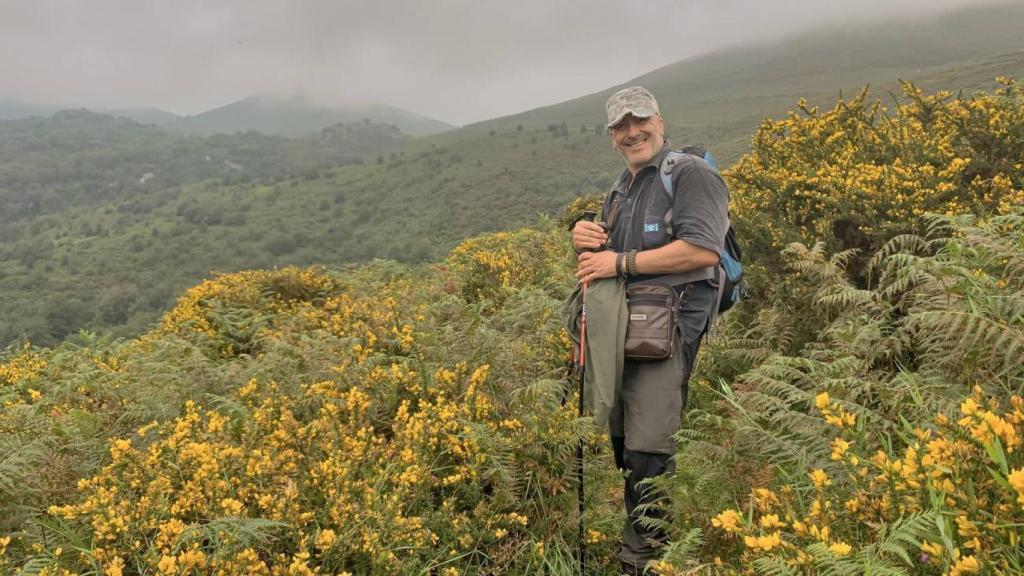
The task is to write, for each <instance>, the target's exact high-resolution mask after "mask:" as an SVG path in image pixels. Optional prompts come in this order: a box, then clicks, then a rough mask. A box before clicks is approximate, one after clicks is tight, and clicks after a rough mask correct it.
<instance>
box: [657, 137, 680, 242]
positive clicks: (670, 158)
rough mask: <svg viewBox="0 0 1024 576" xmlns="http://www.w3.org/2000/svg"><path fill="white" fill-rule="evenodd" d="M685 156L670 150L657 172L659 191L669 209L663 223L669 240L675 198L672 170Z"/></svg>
mask: <svg viewBox="0 0 1024 576" xmlns="http://www.w3.org/2000/svg"><path fill="white" fill-rule="evenodd" d="M686 156H687V153H686V152H683V151H682V150H671V151H669V153H668V154H666V155H665V159H664V160H662V161H661V169H660V170H658V175H659V176H661V189H662V190H663V191H664V192H665V194H668V207H669V209H668V211H667V212H666V213H665V218H664V223H665V231H666V232H668V235H669V237H670V238H671V237H672V204H673V203H674V202H675V198H676V190H675V186H674V184H673V183H672V170H673V169H674V168H675V167H676V164H678V163H679V161H680V160H682V159H683V158H685V157H686Z"/></svg>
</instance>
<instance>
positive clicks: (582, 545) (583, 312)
mask: <svg viewBox="0 0 1024 576" xmlns="http://www.w3.org/2000/svg"><path fill="white" fill-rule="evenodd" d="M596 217H597V213H596V212H590V211H586V212H584V213H583V218H585V219H586V220H589V221H590V222H593V221H594V219H595V218H596ZM601 226H602V227H603V228H605V225H604V223H603V222H602V223H601ZM606 230H607V228H606ZM588 286H590V282H589V281H588V280H586V279H584V280H583V306H582V307H581V308H580V353H579V358H578V363H577V369H578V370H579V379H580V380H579V401H578V403H577V415H578V416H579V417H580V418H583V381H584V379H585V378H586V373H587V287H588ZM583 496H584V494H583V436H582V434H581V435H580V438H579V441H578V442H577V443H576V503H577V513H578V516H579V534H578V537H579V554H580V576H584V575H585V574H586V573H587V560H586V558H587V556H586V552H587V545H586V540H584V537H585V535H584V529H583V528H584V526H583V511H584V498H583Z"/></svg>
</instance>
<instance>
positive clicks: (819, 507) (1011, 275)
mask: <svg viewBox="0 0 1024 576" xmlns="http://www.w3.org/2000/svg"><path fill="white" fill-rule="evenodd" d="M908 90H909V92H910V94H911V96H912V97H911V98H910V100H909V103H908V104H906V105H905V106H904V107H902V108H900V109H899V110H896V111H894V113H893V115H892V116H888V115H881V114H878V115H873V114H870V113H867V112H866V111H870V110H871V106H870V104H869V103H867V102H866V101H864V99H863V98H861V99H856V100H854V101H853V102H852V103H851V102H846V101H842V102H839V103H838V104H837V105H836V106H835V108H834V109H832V110H830V111H828V112H824V113H819V112H812V111H794V114H793V115H792V116H790V117H789V118H788V119H786V120H784V121H780V122H778V123H766V124H765V125H764V126H763V127H762V128H761V130H760V131H759V132H758V134H757V135H756V136H755V138H754V150H753V151H752V153H751V154H750V155H748V156H746V157H744V159H743V160H742V161H741V162H740V163H739V164H738V165H737V167H736V169H735V170H733V171H732V172H730V173H729V174H727V177H728V178H729V179H730V182H731V185H732V190H733V197H734V198H737V199H750V200H752V201H757V200H759V199H760V198H761V196H763V195H766V194H767V195H772V194H774V195H775V197H774V200H775V202H768V203H767V204H765V206H766V207H761V206H758V205H756V204H745V203H743V202H738V203H737V212H738V214H737V216H738V217H742V218H744V219H745V220H744V221H745V222H751V221H752V220H753V217H754V214H750V213H744V211H745V210H757V211H758V215H759V216H760V217H761V218H762V219H763V220H765V221H769V222H772V223H775V224H774V225H775V226H781V225H782V223H784V222H787V220H786V219H787V218H792V217H793V214H792V209H789V208H787V205H786V199H787V197H788V195H789V194H791V190H789V189H787V188H785V187H780V188H767V187H759V186H760V184H762V183H763V182H766V181H769V180H770V179H772V178H780V175H781V174H789V176H788V177H787V178H792V179H795V180H797V181H800V179H801V178H803V176H802V175H803V174H804V173H805V171H806V170H807V169H808V168H810V167H808V166H807V165H806V163H805V161H804V159H803V158H802V157H801V156H800V155H798V154H794V153H792V152H793V151H794V150H800V149H801V147H802V146H805V145H806V139H807V137H808V135H811V134H813V135H814V137H815V138H819V139H820V141H829V140H830V139H832V141H833V142H834V143H835V144H836V145H835V146H834V147H831V148H826V150H825V151H823V152H822V154H821V156H820V157H817V158H818V161H819V162H820V164H819V165H818V166H817V167H818V169H820V170H828V169H829V168H830V166H831V165H832V164H834V163H835V162H837V161H838V160H839V159H841V158H857V159H858V160H859V163H857V164H856V166H859V168H851V169H850V170H851V173H852V174H858V173H866V172H865V171H866V170H867V169H868V167H869V166H871V165H874V166H881V167H891V166H894V165H897V163H899V164H904V165H914V166H918V168H917V170H918V173H919V175H920V176H921V178H922V179H921V183H922V186H923V185H925V184H928V185H933V186H934V187H935V188H936V189H937V188H939V184H942V183H945V184H948V185H949V186H950V187H951V188H950V191H949V193H950V196H948V197H947V196H936V195H934V194H933V195H925V196H919V197H914V199H912V200H910V202H919V203H923V204H924V206H923V208H928V209H943V210H944V211H946V212H949V214H937V215H936V214H931V215H928V214H925V215H920V216H918V215H916V214H913V213H912V214H910V215H909V224H910V226H909V227H908V229H907V230H903V229H895V228H890V227H887V226H885V225H884V224H886V223H888V224H894V223H897V222H899V221H902V220H903V219H905V218H907V217H908V216H907V215H904V214H902V213H895V212H894V213H887V212H885V210H883V208H886V207H890V206H891V205H890V203H889V198H888V197H887V196H886V195H884V194H864V193H862V192H863V191H864V190H865V188H864V184H863V182H861V181H860V180H857V179H853V180H851V181H850V182H848V183H847V182H846V181H843V183H841V184H837V183H833V186H834V187H833V188H829V191H830V192H831V194H832V196H833V197H836V198H849V199H850V202H851V203H853V204H852V205H855V206H858V207H859V208H858V209H859V210H860V211H859V212H858V213H859V214H862V215H863V217H864V218H865V220H864V221H862V222H859V224H858V225H859V226H860V227H861V229H862V230H863V231H864V233H865V235H866V236H867V238H868V239H869V240H868V241H866V243H865V245H864V247H862V248H860V249H861V250H862V251H863V252H864V253H865V255H866V256H870V257H869V258H867V259H866V261H865V262H863V263H862V265H861V266H860V269H859V270H860V271H859V272H858V273H856V274H850V271H849V270H848V269H847V268H848V267H849V263H850V262H852V261H853V260H854V256H856V254H854V253H853V252H851V251H850V250H840V251H833V250H831V249H830V248H829V246H830V245H832V243H833V242H835V241H836V240H835V239H833V238H826V239H825V241H824V242H822V243H820V244H815V245H814V246H813V247H810V248H809V247H808V244H807V242H810V241H813V240H815V239H816V238H820V237H821V236H822V235H825V236H827V235H828V231H830V230H832V227H831V226H829V225H827V221H828V220H829V219H835V218H836V217H837V215H840V216H841V215H843V214H844V213H843V212H841V211H840V212H829V211H827V210H822V209H821V207H820V206H819V205H818V204H815V203H813V202H811V201H808V202H804V203H798V204H796V206H797V207H796V208H795V209H796V210H798V211H804V216H805V221H806V223H808V227H807V228H805V229H799V228H797V229H794V230H793V231H792V233H793V234H797V235H801V237H802V236H803V235H806V236H807V237H808V238H802V239H804V240H805V242H804V243H800V242H796V243H791V244H789V246H788V247H785V249H784V251H783V252H782V254H781V256H780V257H779V258H777V259H773V258H761V257H758V258H757V259H755V260H753V261H752V262H750V264H752V266H751V279H750V280H751V281H752V282H753V283H754V284H755V286H757V287H758V288H759V290H758V293H759V296H758V298H757V299H756V300H753V301H748V302H744V303H743V304H741V305H740V307H739V308H738V309H737V310H735V311H733V312H730V313H729V315H728V316H726V317H725V320H726V323H725V324H724V325H722V326H721V327H720V331H719V332H718V333H716V334H715V335H714V336H713V337H712V338H711V339H710V340H709V341H708V342H707V345H706V346H705V348H704V350H703V352H702V354H701V357H700V361H699V363H698V367H697V373H696V374H695V376H694V378H693V380H692V382H691V390H692V391H693V396H692V398H691V407H690V409H689V411H688V413H687V416H686V420H685V425H684V429H683V430H682V431H681V432H680V433H679V435H678V436H677V441H678V443H679V453H680V458H679V459H678V462H677V464H678V470H677V474H676V475H675V476H674V477H672V478H667V479H665V480H664V481H663V482H662V486H663V487H664V488H665V490H666V492H667V497H666V499H665V500H664V501H663V502H662V503H661V505H662V506H665V507H667V508H668V509H669V511H670V512H671V517H672V522H671V523H670V524H669V525H668V529H669V530H670V532H671V533H672V535H673V543H672V544H671V546H670V547H669V549H668V550H667V551H666V555H665V558H664V559H663V561H662V562H660V563H659V564H658V565H656V566H654V568H655V569H656V570H657V572H658V573H661V574H687V573H704V574H744V573H746V574H749V573H755V574H821V573H834V574H851V575H852V574H865V573H885V574H915V575H916V574H920V575H933V574H957V575H962V574H970V573H1006V574H1010V573H1018V572H1020V571H1021V569H1022V568H1024V555H1022V553H1021V548H1020V540H1019V530H1018V529H1017V528H1018V527H1019V525H1020V524H1021V523H1024V460H1022V450H1021V437H1022V434H1024V401H1022V400H1021V395H1022V389H1024V365H1022V364H1021V362H1020V361H1019V359H1020V357H1021V353H1022V351H1024V284H1022V278H1024V275H1022V274H1021V272H1022V271H1024V212H1022V209H1021V207H1020V206H1019V205H1013V204H1011V205H1007V204H1005V203H1003V202H1002V201H1001V198H1002V197H996V196H994V195H991V194H988V195H987V194H979V193H977V191H978V190H979V189H980V188H979V185H980V184H979V182H978V181H977V177H978V174H974V176H972V177H971V178H964V177H963V175H964V173H965V172H964V171H965V170H966V171H971V167H972V166H974V167H979V166H989V167H992V166H998V170H993V171H991V172H989V173H986V174H985V175H982V176H981V178H982V179H987V180H990V181H992V182H996V181H1001V180H1002V179H1003V178H1007V179H1009V182H1010V184H1009V185H1008V187H1006V188H1002V187H1000V188H999V189H1000V190H1002V191H1003V192H1004V193H1005V195H1009V197H1017V195H1019V194H1021V189H1022V188H1024V186H1022V184H1024V182H1022V172H1024V171H1022V167H1021V165H1020V164H1019V158H1021V157H1022V156H1024V139H1022V138H1020V134H1021V133H1022V132H1021V130H1022V127H1024V106H1021V102H1020V98H1021V93H1020V91H1019V89H1018V88H1017V87H1016V86H1013V85H1011V84H1010V83H1009V82H1004V85H1003V87H1002V88H1000V89H998V90H997V91H996V92H994V93H990V94H982V95H978V96H974V97H970V98H954V97H952V96H950V95H925V94H917V93H916V92H915V91H914V90H913V88H911V87H908ZM851 110H859V112H857V113H851ZM952 118H957V119H959V120H957V121H951V119H952ZM982 120H984V121H982ZM887 123H892V125H891V126H888V127H887V126H885V124H887ZM900 126H902V127H903V129H896V128H897V127H900ZM915 127H916V128H918V129H922V130H924V132H925V133H927V134H928V135H929V136H930V137H932V138H934V139H935V140H934V141H935V142H942V143H945V144H948V145H949V146H951V150H955V151H957V152H958V156H957V157H958V158H962V159H963V160H964V161H965V164H964V166H963V167H962V170H959V169H958V170H955V171H946V172H943V173H942V174H939V175H937V176H936V175H935V174H929V173H927V170H926V169H925V168H924V166H926V165H927V163H926V162H924V161H923V160H922V158H923V156H920V154H921V153H922V150H923V151H926V152H927V151H928V150H930V149H931V148H930V147H929V144H928V142H929V141H930V140H929V141H922V142H921V146H918V147H914V146H912V145H911V144H912V143H913V142H915V141H917V140H916V136H915V134H917V132H916V131H915ZM863 133H870V134H875V135H876V136H877V140H876V139H874V138H869V139H859V138H851V137H849V135H850V134H863ZM985 133H990V134H992V135H998V136H999V137H998V138H997V137H992V138H988V139H985V138H983V137H981V136H983V135H984V134H985ZM836 135H840V136H836ZM834 136H835V138H834V139H833V137H834ZM976 136H977V137H979V138H977V139H975V137H976ZM840 142H841V144H840ZM967 144H970V146H968V145H967ZM936 149H943V148H942V147H941V146H939V147H938V148H936ZM926 156H927V155H926ZM998 158H1015V159H1018V160H1017V161H1016V162H1010V163H1008V164H1007V163H996V162H993V161H992V160H993V159H998ZM769 160H774V161H775V163H774V164H770V168H765V169H759V168H758V166H760V165H762V163H765V162H767V161H769ZM934 161H935V162H936V163H937V164H942V165H945V164H946V163H947V160H946V159H945V158H944V157H942V156H937V157H935V158H934ZM759 170H760V171H759ZM758 175H760V176H761V178H763V179H764V180H761V179H758V178H757V176H758ZM932 176H934V177H935V178H937V180H935V181H929V180H927V178H929V177H932ZM823 181H824V180H823ZM804 185H806V182H804ZM943 188H944V187H943ZM799 189H801V190H803V189H805V188H803V185H802V186H801V187H799ZM807 189H809V188H807ZM878 190H879V191H885V190H887V188H885V187H882V188H879V189H878ZM810 198H811V199H812V200H813V196H812V197H810ZM952 199H955V200H956V202H955V204H953V203H952ZM932 201H935V202H938V204H934V205H933V204H928V203H929V202H932ZM911 206H912V207H913V206H914V205H913V204H911ZM819 220H821V221H822V222H825V223H824V224H821V225H820V226H819V225H817V224H814V225H810V224H811V223H814V222H817V221H819ZM765 226H766V228H767V230H769V231H770V230H772V229H773V228H772V225H768V224H766V225H765ZM742 230H743V229H741V233H742ZM886 230H892V232H893V233H894V234H896V235H895V236H891V235H890V234H887V233H886V232H885V231H886ZM789 239H790V238H788V237H780V238H778V239H776V238H775V237H773V236H772V235H771V234H770V233H768V234H756V235H753V236H751V237H749V238H747V239H746V240H745V242H746V243H747V246H748V247H750V248H751V253H752V254H771V253H773V250H776V251H777V250H778V249H780V248H783V247H782V246H778V245H774V244H773V242H776V241H789ZM571 281H572V258H571V255H570V250H569V246H568V238H567V234H566V233H565V232H564V229H563V228H562V227H561V226H558V225H556V224H555V223H552V222H549V221H542V222H541V223H540V224H539V225H537V226H535V227H533V228H527V229H523V230H520V231H518V232H500V233H494V234H488V235H484V236H480V237H477V238H473V239H471V240H468V241H466V242H465V243H463V244H462V245H460V246H459V247H457V248H456V249H455V250H453V251H452V252H451V253H450V254H449V256H448V258H447V259H446V260H445V261H444V262H443V263H441V264H436V265H420V266H417V267H409V266H408V265H402V264H396V263H388V262H380V263H376V264H373V265H369V266H365V267H360V268H350V269H346V270H340V271H336V272H327V271H324V270H317V269H306V270H300V269H293V268H289V269H284V270H277V271H253V272H245V273H238V274H231V275H224V276H219V277H217V278H215V279H213V280H210V281H207V282H204V283H203V284H200V285H199V286H196V287H194V288H192V289H191V290H189V291H188V292H187V293H186V294H185V295H184V296H183V297H182V298H181V299H180V300H179V301H178V304H177V305H176V306H175V307H174V308H173V309H172V310H171V311H170V312H168V313H167V314H166V315H165V316H164V319H163V321H162V323H161V325H160V326H159V327H158V328H156V329H154V330H152V331H151V332H149V333H148V334H146V335H145V336H143V337H142V338H139V339H136V340H132V341H128V342H107V341H96V340H93V341H69V342H67V343H65V344H63V345H62V346H61V347H59V348H56V349H53V350H47V349H37V348H31V347H27V348H19V349H12V350H9V351H8V352H7V354H6V355H5V359H4V361H3V363H2V364H0V404H2V406H3V408H2V412H0V447H2V448H3V450H0V454H4V455H5V456H4V459H3V460H2V461H0V496H2V498H0V507H2V508H0V518H2V519H3V522H4V524H3V525H2V526H0V530H2V531H3V534H4V535H2V536H0V548H3V549H5V551H4V552H3V553H2V554H0V562H2V563H5V564H0V566H3V568H4V569H5V570H7V571H10V572H15V573H17V571H18V570H21V571H22V572H24V573H45V574H68V573H97V574H120V575H128V574H143V573H145V574H154V573H157V574H312V573H322V574H344V573H349V574H395V573H409V574H571V573H574V570H575V569H576V559H575V558H574V554H575V550H576V541H575V535H576V517H575V509H576V508H575V502H574V497H575V490H574V488H575V486H574V484H573V482H574V480H573V472H574V469H573V460H572V458H573V449H574V447H575V443H576V440H577V439H578V438H581V437H582V438H583V439H584V440H585V441H586V442H587V445H588V447H589V449H588V450H587V462H586V467H587V470H588V476H587V494H588V501H587V514H586V517H585V523H586V526H587V530H586V533H585V538H586V544H587V550H588V558H587V561H588V562H589V565H590V566H591V567H593V570H594V571H595V573H606V574H614V573H616V572H615V570H616V568H617V567H616V566H615V564H614V562H613V558H614V552H615V539H616V537H617V536H616V535H617V533H618V530H619V527H620V526H621V521H622V518H621V506H620V498H621V494H620V492H619V491H620V490H621V479H620V477H619V476H618V475H617V474H616V472H615V471H614V470H613V464H612V462H611V458H610V456H609V454H608V450H607V449H608V442H607V438H606V437H604V436H603V435H602V434H601V433H600V431H598V430H594V429H593V428H592V426H591V425H590V424H589V422H588V421H587V420H586V419H575V418H574V414H573V407H574V401H573V398H572V393H571V392H569V391H571V390H572V379H571V378H570V377H569V375H567V374H566V373H565V368H564V365H565V356H566V354H567V352H568V342H567V340H566V337H565V335H564V333H563V332H562V329H561V325H562V320H561V318H560V308H561V300H562V298H563V297H564V296H565V294H566V292H567V291H568V290H569V288H570V287H571Z"/></svg>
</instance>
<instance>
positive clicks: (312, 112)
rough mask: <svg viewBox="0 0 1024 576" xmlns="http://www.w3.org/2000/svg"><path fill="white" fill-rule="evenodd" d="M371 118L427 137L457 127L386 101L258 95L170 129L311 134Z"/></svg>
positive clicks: (183, 121) (198, 132)
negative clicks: (347, 102) (326, 101)
mask: <svg viewBox="0 0 1024 576" xmlns="http://www.w3.org/2000/svg"><path fill="white" fill-rule="evenodd" d="M364 118H365V119H369V120H372V121H373V122H376V123H380V124H392V125H394V126H396V127H397V128H398V129H399V130H401V131H402V132H404V133H406V134H411V135H414V136H425V135H429V134H436V133H438V132H444V131H447V130H451V129H453V128H455V126H453V125H451V124H447V123H445V122H441V121H440V120H434V119H433V118H428V117H426V116H422V115H420V114H414V113H412V112H408V111H406V110H402V109H400V108H395V107H394V106H389V105H386V104H364V105H355V106H326V105H322V104H317V103H314V102H312V101H310V100H309V99H308V98H305V97H303V96H301V95H299V96H293V97H291V98H287V99H282V98H276V97H272V96H266V95H257V96H250V97H248V98H244V99H242V100H239V101H237V102H232V103H231V104H227V105H225V106H221V107H219V108H214V109H213V110H209V111H207V112H203V113H201V114H196V115H195V116H185V117H183V118H181V119H180V120H178V121H176V122H174V123H171V124H169V125H168V127H169V128H172V129H176V130H183V131H186V132H192V133H196V134H216V133H221V134H233V133H235V132H245V131H247V130H256V131H257V132H262V133H264V134H271V135H277V136H289V137H297V136H308V135H310V134H314V133H317V132H319V131H320V130H322V129H324V128H326V127H328V126H332V125H334V124H341V123H352V122H360V121H362V120H363V119H364Z"/></svg>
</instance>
